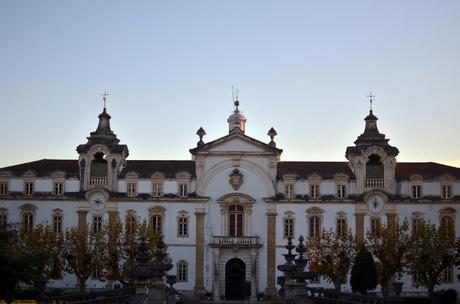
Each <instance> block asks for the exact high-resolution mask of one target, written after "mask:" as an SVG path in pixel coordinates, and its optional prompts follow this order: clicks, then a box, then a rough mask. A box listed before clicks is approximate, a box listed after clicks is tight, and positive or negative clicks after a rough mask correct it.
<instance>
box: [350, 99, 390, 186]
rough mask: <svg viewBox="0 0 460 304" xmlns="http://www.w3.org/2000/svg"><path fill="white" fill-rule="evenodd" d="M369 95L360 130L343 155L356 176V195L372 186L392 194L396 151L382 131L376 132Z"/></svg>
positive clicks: (375, 121) (375, 118)
mask: <svg viewBox="0 0 460 304" xmlns="http://www.w3.org/2000/svg"><path fill="white" fill-rule="evenodd" d="M369 97H370V103H371V109H370V111H369V115H367V116H366V118H364V121H365V122H366V125H365V128H364V132H363V133H362V134H361V135H359V136H358V138H357V139H356V141H355V142H354V144H355V145H354V146H350V147H347V151H346V153H345V157H346V158H347V159H348V166H349V167H350V169H351V170H352V171H353V173H354V174H355V177H356V192H357V194H361V193H364V192H367V191H370V190H376V189H380V190H384V191H386V192H388V193H395V191H396V182H395V169H396V156H397V155H398V153H399V150H398V148H396V147H393V146H391V145H390V144H389V143H388V141H389V139H387V138H385V134H382V133H380V132H379V130H378V128H377V120H378V118H377V117H376V116H375V115H374V113H373V111H372V97H374V96H372V94H371V95H370V96H369Z"/></svg>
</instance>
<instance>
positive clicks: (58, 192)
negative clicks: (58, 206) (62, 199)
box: [53, 182, 64, 196]
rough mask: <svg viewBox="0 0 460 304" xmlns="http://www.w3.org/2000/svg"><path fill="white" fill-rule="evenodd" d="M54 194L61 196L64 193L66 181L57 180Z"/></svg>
mask: <svg viewBox="0 0 460 304" xmlns="http://www.w3.org/2000/svg"><path fill="white" fill-rule="evenodd" d="M53 194H54V195H57V196H61V195H63V194H64V183H61V182H56V183H54V185H53Z"/></svg>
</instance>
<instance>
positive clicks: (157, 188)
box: [153, 184, 163, 196]
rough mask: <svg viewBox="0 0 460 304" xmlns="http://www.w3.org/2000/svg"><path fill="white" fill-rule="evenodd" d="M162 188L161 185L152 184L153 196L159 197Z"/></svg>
mask: <svg viewBox="0 0 460 304" xmlns="http://www.w3.org/2000/svg"><path fill="white" fill-rule="evenodd" d="M162 193H163V187H162V185H161V184H153V196H161V194H162Z"/></svg>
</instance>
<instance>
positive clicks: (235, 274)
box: [225, 259, 246, 300]
mask: <svg viewBox="0 0 460 304" xmlns="http://www.w3.org/2000/svg"><path fill="white" fill-rule="evenodd" d="M245 281H246V265H245V264H244V262H243V261H242V260H240V259H231V260H229V261H228V262H227V264H225V299H226V300H244V284H245Z"/></svg>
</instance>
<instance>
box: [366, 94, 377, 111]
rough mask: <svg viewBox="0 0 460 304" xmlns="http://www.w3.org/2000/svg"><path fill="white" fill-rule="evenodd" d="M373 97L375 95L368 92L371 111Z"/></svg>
mask: <svg viewBox="0 0 460 304" xmlns="http://www.w3.org/2000/svg"><path fill="white" fill-rule="evenodd" d="M374 97H375V95H372V92H370V93H369V95H368V96H367V98H369V103H370V110H371V113H372V98H374Z"/></svg>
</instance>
